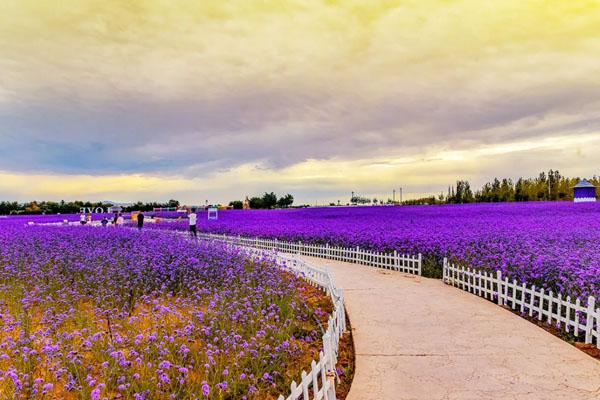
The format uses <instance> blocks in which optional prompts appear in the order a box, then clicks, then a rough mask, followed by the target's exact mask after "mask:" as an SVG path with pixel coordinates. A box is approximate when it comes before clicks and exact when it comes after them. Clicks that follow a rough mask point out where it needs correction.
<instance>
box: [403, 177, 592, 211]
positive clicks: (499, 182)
mask: <svg viewBox="0 0 600 400" xmlns="http://www.w3.org/2000/svg"><path fill="white" fill-rule="evenodd" d="M580 181H581V179H580V178H569V177H565V176H562V175H561V174H560V172H559V171H556V170H552V169H551V170H550V171H548V173H545V172H542V173H540V174H539V175H538V176H537V177H535V178H519V179H517V181H516V182H515V181H513V180H512V179H510V178H504V179H499V178H494V180H492V181H491V182H488V183H486V184H485V185H483V186H482V187H481V189H480V190H477V191H475V192H474V191H473V190H472V189H471V185H470V184H469V182H468V181H466V180H460V181H457V182H456V185H454V186H449V187H448V192H447V194H444V193H441V194H440V195H439V196H438V197H437V198H436V197H434V196H430V197H425V198H422V199H415V200H410V201H405V202H404V204H425V203H426V204H445V203H457V204H461V203H474V202H476V203H484V202H488V203H491V202H511V201H557V200H573V186H575V185H577V183H579V182H580ZM589 181H590V182H591V183H592V184H593V185H595V186H600V177H597V176H594V177H593V178H592V179H590V180H589Z"/></svg>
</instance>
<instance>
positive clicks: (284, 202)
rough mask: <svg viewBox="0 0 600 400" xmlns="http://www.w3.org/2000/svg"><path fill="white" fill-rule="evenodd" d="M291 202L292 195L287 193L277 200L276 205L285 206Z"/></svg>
mask: <svg viewBox="0 0 600 400" xmlns="http://www.w3.org/2000/svg"><path fill="white" fill-rule="evenodd" d="M292 204H294V196H292V195H291V194H289V193H288V194H286V195H285V196H283V197H282V198H280V199H279V200H277V205H278V206H279V207H281V208H287V207H289V206H291V205H292Z"/></svg>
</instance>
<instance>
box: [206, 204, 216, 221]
mask: <svg viewBox="0 0 600 400" xmlns="http://www.w3.org/2000/svg"><path fill="white" fill-rule="evenodd" d="M217 219H219V209H218V208H217V207H208V220H209V221H216V220H217Z"/></svg>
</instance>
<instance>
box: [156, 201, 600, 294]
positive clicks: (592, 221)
mask: <svg viewBox="0 0 600 400" xmlns="http://www.w3.org/2000/svg"><path fill="white" fill-rule="evenodd" d="M198 221H199V226H198V228H199V230H202V231H206V232H212V233H225V234H229V235H242V236H251V237H254V236H257V237H268V238H278V239H280V240H287V241H302V242H307V243H308V242H310V243H322V244H325V243H329V244H331V245H339V246H347V247H351V246H360V247H361V248H365V249H372V250H377V251H393V250H397V251H399V252H401V253H410V254H416V253H419V252H420V253H422V254H423V255H424V272H425V273H426V274H427V275H429V276H439V274H441V265H442V260H443V258H444V257H448V258H449V259H451V260H452V261H455V262H459V263H461V264H463V265H466V266H471V267H475V268H482V269H485V270H490V271H495V270H501V271H502V272H503V273H504V274H506V275H507V276H509V277H510V278H511V279H517V280H518V281H519V282H528V283H531V284H535V285H537V286H538V287H544V288H549V289H552V290H554V291H555V292H561V293H563V294H570V295H575V296H581V297H582V298H587V296H588V295H590V294H593V295H595V296H596V297H599V296H600V203H591V204H590V203H587V204H573V203H570V202H547V203H542V202H536V203H497V204H467V205H444V206H403V207H340V208H309V209H295V210H272V211H263V210H249V211H241V210H233V211H220V212H219V219H218V221H207V218H206V216H205V215H204V214H200V215H199V218H198ZM156 227H162V228H167V229H186V221H180V222H172V223H166V222H165V223H164V224H158V225H157V226H156Z"/></svg>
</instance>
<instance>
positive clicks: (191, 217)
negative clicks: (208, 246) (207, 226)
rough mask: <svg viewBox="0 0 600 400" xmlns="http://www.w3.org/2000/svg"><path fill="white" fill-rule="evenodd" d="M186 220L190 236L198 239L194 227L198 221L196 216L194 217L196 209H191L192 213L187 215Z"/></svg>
mask: <svg viewBox="0 0 600 400" xmlns="http://www.w3.org/2000/svg"><path fill="white" fill-rule="evenodd" d="M188 220H189V223H190V234H191V235H194V237H198V230H197V227H196V222H197V220H198V216H197V215H196V209H195V208H192V212H191V213H190V215H188Z"/></svg>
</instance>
